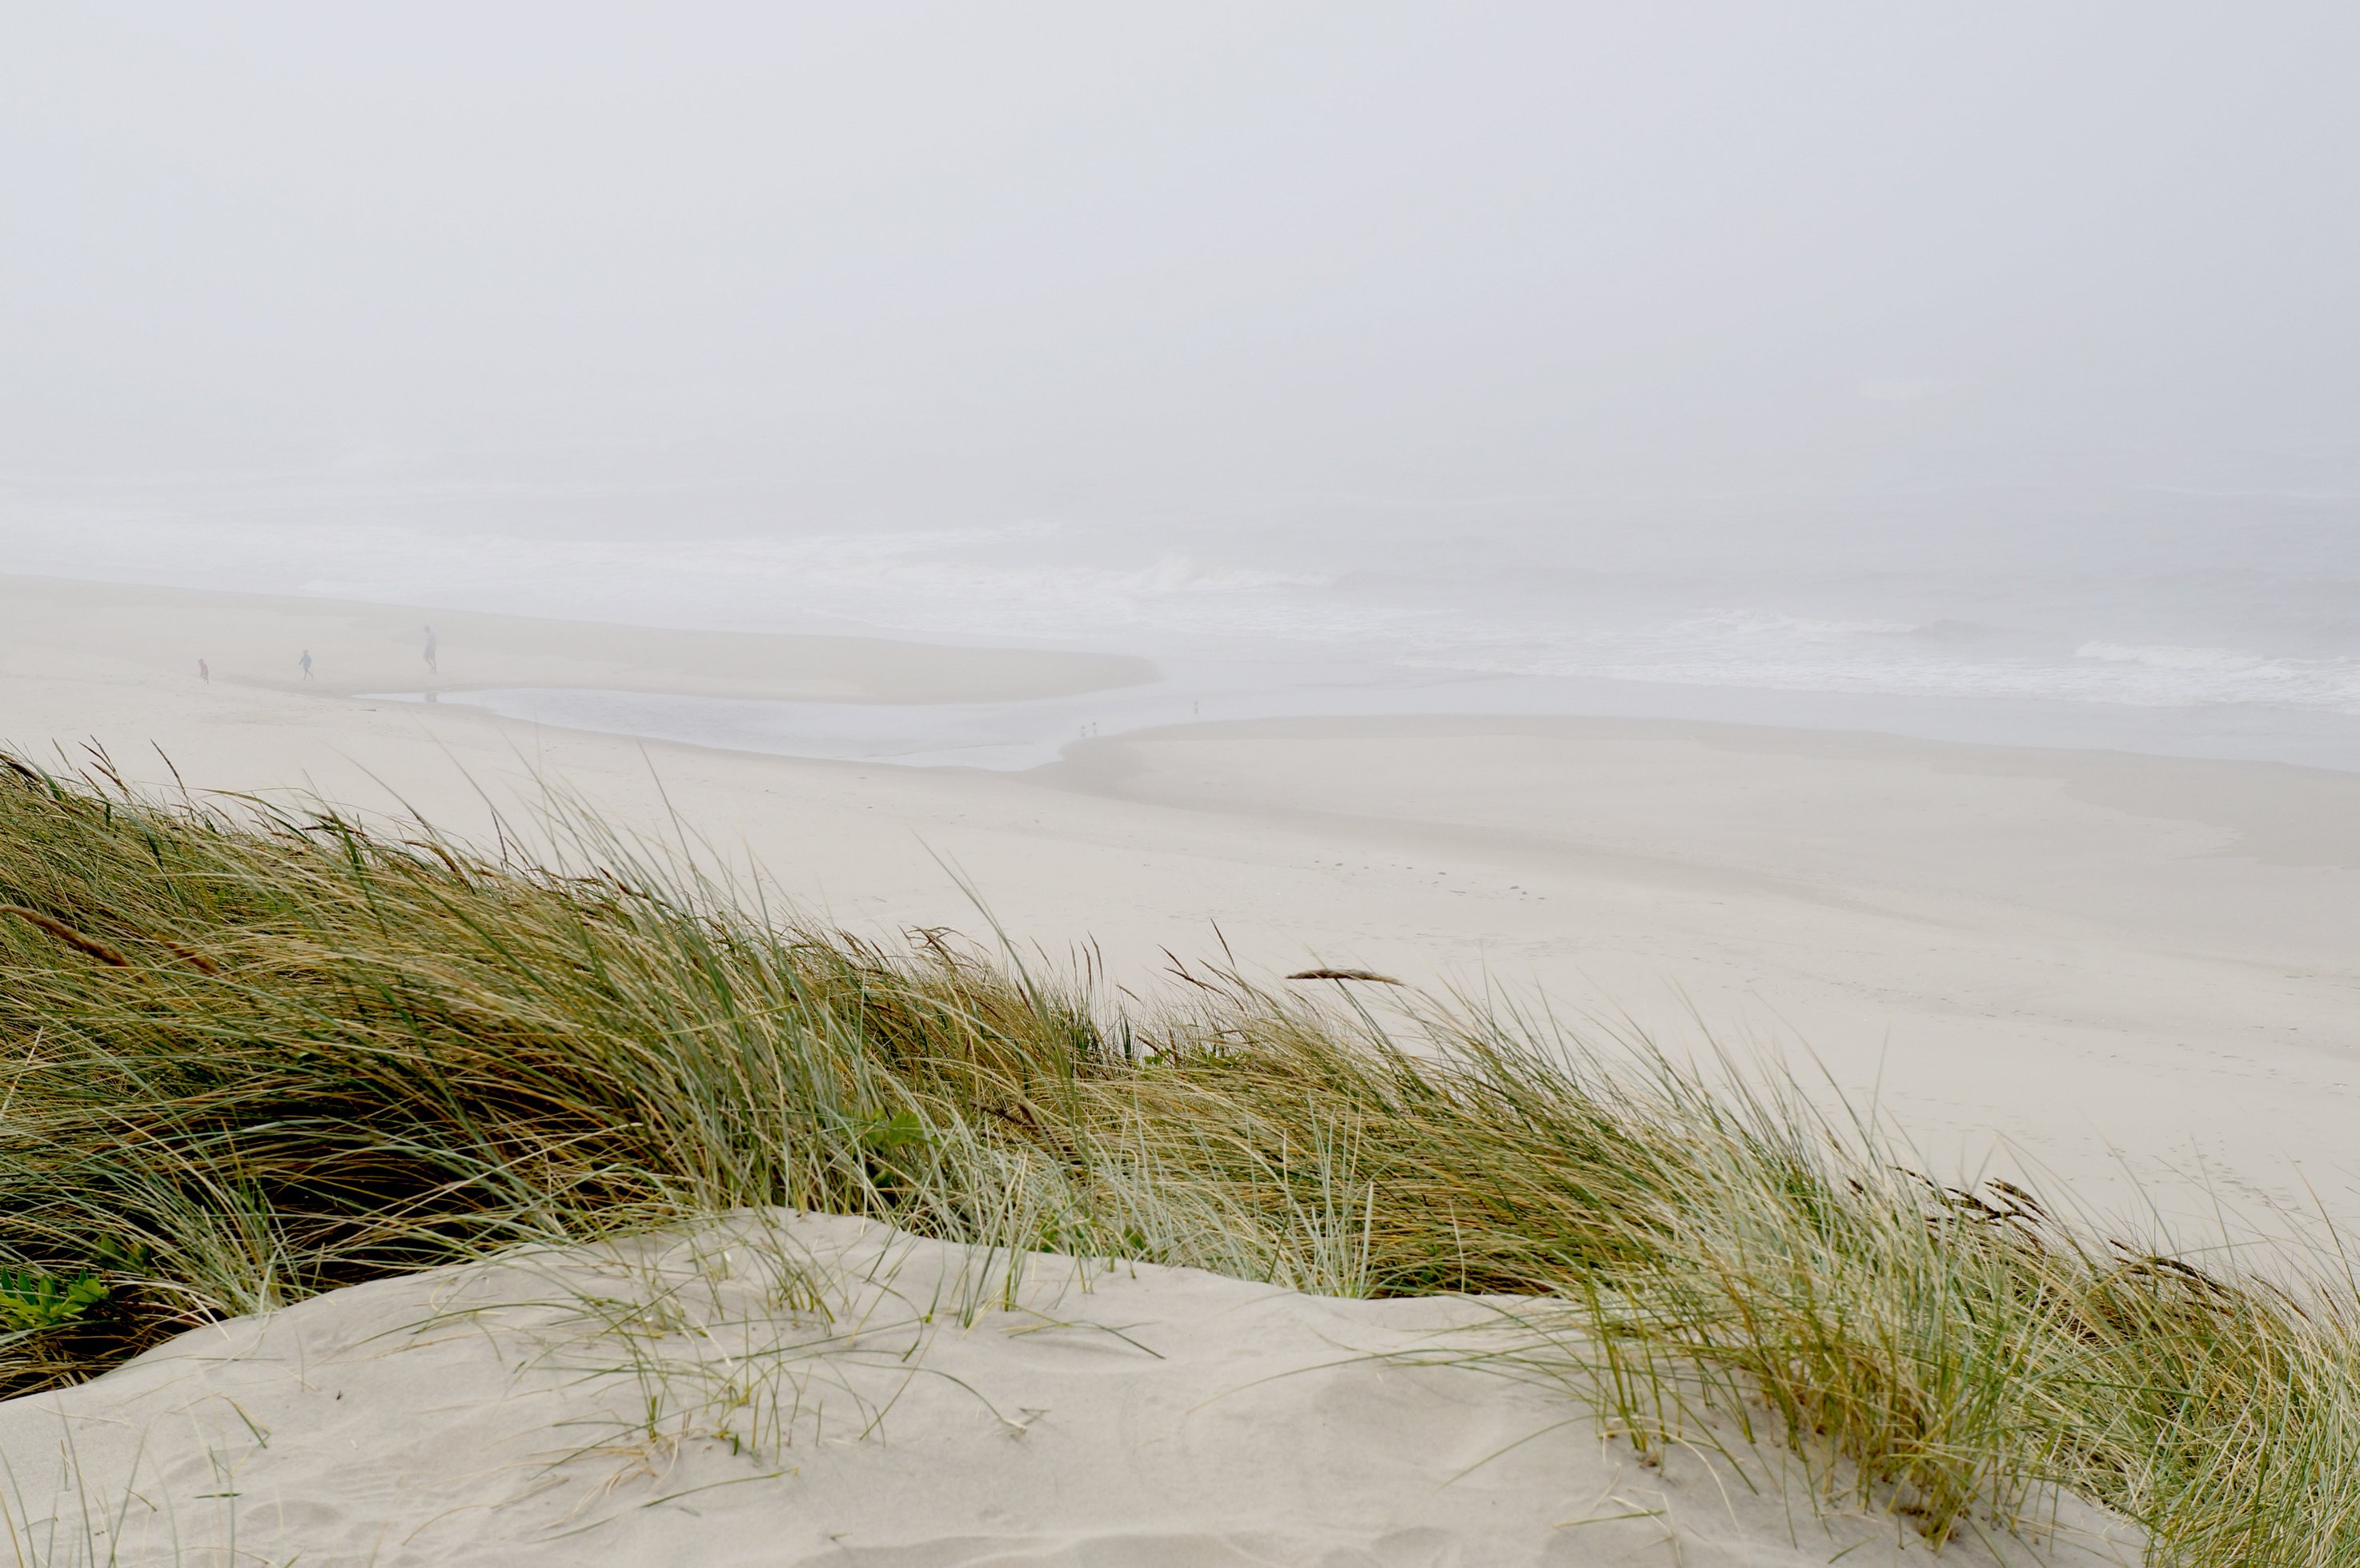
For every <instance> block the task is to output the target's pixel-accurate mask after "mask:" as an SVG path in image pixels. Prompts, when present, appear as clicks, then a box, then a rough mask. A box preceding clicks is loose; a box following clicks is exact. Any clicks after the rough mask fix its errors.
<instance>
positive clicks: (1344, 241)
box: [0, 0, 2360, 515]
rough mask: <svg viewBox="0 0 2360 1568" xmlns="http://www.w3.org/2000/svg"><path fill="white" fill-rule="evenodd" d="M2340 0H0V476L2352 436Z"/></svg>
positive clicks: (1490, 458)
mask: <svg viewBox="0 0 2360 1568" xmlns="http://www.w3.org/2000/svg"><path fill="white" fill-rule="evenodd" d="M2355 82H2360V7H2355V6H2352V5H2347V4H2334V5H2234V6H2233V5H2202V6H2194V5H2168V4H2136V5H2103V6H2101V5H2074V4H2056V5H2038V6H2035V5H2005V6H2002V5H1963V4H1961V5H1890V4H1859V5H1754V4H1744V5H1657V4H1631V5H1611V6H1610V5H1572V4H1566V3H1553V4H1543V5H1422V6H1405V5H1380V4H1369V3H1365V0H1356V3H1354V4H1349V5H1284V6H1282V5H1267V4H1257V5H1220V4H1209V3H1206V0H1191V3H1189V4H1186V5H1168V6H1161V7H1150V6H1145V5H1096V4H1090V5H1084V4H1074V5H1005V4H992V5H982V4H962V5H943V6H916V5H803V6H787V5H756V4H747V5H694V4H681V3H677V0H673V3H668V4H665V5H638V6H631V5H598V4H583V3H579V0H570V3H568V4H564V5H553V4H552V5H527V4H508V5H486V4H482V3H480V0H476V3H470V4H464V5H441V4H424V3H420V0H403V3H402V4H399V5H382V6H366V5H316V4H286V5H253V4H231V3H224V0H215V3H213V4H208V5H139V4H118V5H93V4H88V3H85V0H74V3H71V4H58V5H45V4H27V3H25V0H0V189H5V201H0V477H7V478H10V479H13V480H16V481H23V480H27V479H42V478H47V477H54V476H61V475H93V476H109V477H122V476H132V477H140V476H180V475H188V474H203V473H215V474H218V473H224V472H250V471H255V470H275V469H285V468H290V467H293V468H309V467H312V466H315V465H327V466H328V467H330V468H332V469H333V470H335V471H338V472H351V473H356V474H384V475H387V476H389V477H388V483H390V482H392V479H393V478H395V477H402V476H407V477H410V478H419V477H421V476H444V477H449V476H460V477H464V478H467V479H470V480H472V481H480V482H483V483H487V484H488V483H501V482H510V481H513V482H516V483H519V484H525V485H550V484H558V485H574V486H577V487H578V488H579V492H580V494H581V495H582V496H583V497H585V499H584V503H583V504H584V506H585V507H587V506H592V505H593V504H594V502H595V496H596V495H598V494H599V493H600V492H601V490H602V489H609V488H611V489H614V490H617V491H624V492H628V491H630V490H631V489H632V487H635V486H647V485H655V486H661V485H672V484H714V483H718V484H721V485H740V486H743V487H745V488H746V489H747V490H748V493H749V494H759V495H761V496H763V497H766V499H765V500H764V501H763V502H762V505H764V506H769V505H772V504H774V503H775V504H778V505H781V506H788V507H791V508H792V507H804V508H818V509H826V508H830V507H835V508H840V509H843V510H844V511H846V512H847V513H849V514H858V513H861V512H863V511H867V510H875V511H878V512H880V513H883V512H897V513H898V512H915V513H926V514H934V515H943V514H946V513H949V512H953V511H956V509H958V508H960V507H963V506H987V507H991V506H997V507H1016V508H1022V507H1024V506H1033V505H1046V504H1087V505H1090V506H1098V507H1100V508H1102V509H1105V510H1107V511H1109V513H1110V514H1112V513H1120V510H1121V509H1122V508H1123V507H1124V506H1127V505H1134V504H1135V505H1138V506H1146V505H1148V504H1149V503H1150V502H1151V501H1155V500H1163V499H1168V498H1169V497H1171V496H1175V495H1181V496H1209V497H1216V498H1218V497H1220V496H1225V495H1250V494H1277V495H1336V494H1355V495H1358V494H1383V495H1434V496H1466V495H1491V494H1502V495H1547V494H1556V493H1578V492H1586V491H1594V490H1600V489H1604V490H1615V489H1624V490H1635V491H1646V490H1672V491H1677V490H1679V489H1681V488H1683V487H1692V488H1697V489H1703V490H1710V489H1712V488H1715V487H1728V488H1734V489H1744V488H1746V487H1749V486H1771V487H1790V488H1802V489H1810V488H1813V487H1829V488H1842V487H1845V486H1853V485H1886V484H1892V483H1896V482H1902V483H1934V484H1949V483H1958V482H1973V483H1984V482H2005V483H2013V482H2018V481H2024V480H2034V481H2048V480H2060V479H2061V480H2068V481H2071V482H2077V483H2081V482H2101V483H2133V484H2145V483H2165V484H2187V485H2228V486H2253V487H2261V488H2268V487H2273V486H2278V487H2286V488H2304V487H2312V486H2327V487H2331V488H2332V487H2338V486H2350V485H2355V484H2360V441H2355V436H2354V433H2353V432H2354V431H2355V430H2360V288H2355V284H2360V200H2355V177H2354V169H2355V167H2360V156H2355V155H2360V91H2355V86H2354V84H2355Z"/></svg>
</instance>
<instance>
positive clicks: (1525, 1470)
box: [0, 1210, 2140, 1568]
mask: <svg viewBox="0 0 2360 1568" xmlns="http://www.w3.org/2000/svg"><path fill="white" fill-rule="evenodd" d="M1491 1316H1492V1313H1491V1309H1490V1308H1489V1307H1488V1306H1487V1305H1486V1304H1485V1303H1483V1302H1480V1301H1469V1300H1464V1299H1445V1298H1426V1299H1422V1300H1401V1301H1344V1300H1337V1299H1331V1298H1322V1297H1316V1296H1307V1295H1302V1294H1298V1293H1295V1292H1293V1291H1287V1290H1276V1289H1273V1288H1272V1287H1269V1286H1263V1285H1256V1284H1251V1283H1248V1282H1244V1281H1240V1280H1237V1279H1226V1278H1223V1277H1220V1276H1218V1275H1213V1274H1207V1273H1202V1272H1199V1271H1197V1270H1194V1269H1167V1268H1159V1267H1155V1266H1153V1265H1143V1264H1142V1265H1133V1264H1123V1265H1119V1266H1109V1265H1108V1264H1105V1263H1103V1262H1098V1263H1084V1262H1078V1261H1076V1259H1073V1258H1062V1257H1056V1256H1052V1255H1048V1254H1022V1255H1014V1256H1012V1257H1011V1254H1009V1253H1006V1252H984V1251H979V1250H976V1249H970V1248H964V1247H953V1246H949V1245H946V1244H944V1243H940V1242H934V1241H927V1240H923V1239H920V1238H917V1237H913V1236H907V1235H904V1234H901V1233H900V1232H897V1231H894V1230H892V1229H890V1228H889V1227H887V1226H884V1225H879V1224H877V1223H875V1222H872V1221H866V1220H858V1219H848V1218H843V1217H837V1216H825V1215H818V1214H798V1213H794V1212H792V1211H788V1210H771V1211H759V1212H746V1213H740V1214H733V1215H730V1216H727V1217H726V1218H723V1219H720V1220H716V1221H714V1222H710V1223H708V1224H705V1225H699V1226H695V1227H693V1228H689V1229H684V1230H678V1231H673V1232H670V1233H665V1234H663V1235H659V1236H650V1237H644V1238H640V1239H638V1240H634V1241H627V1242H623V1243H618V1244H609V1245H598V1246H588V1247H576V1248H570V1249H530V1250H526V1251H522V1252H519V1253H515V1254H511V1255H509V1256H508V1257H506V1258H501V1259H497V1260H495V1261H491V1262H486V1263H476V1264H466V1265H461V1266H456V1267H453V1268H446V1269H435V1270H432V1271H429V1272H426V1273H421V1274H416V1275H410V1276H405V1277H400V1278H396V1279H385V1280H380V1281H377V1282H376V1283H373V1284H367V1285H362V1286H358V1287H355V1288H352V1289H348V1290H337V1291H333V1292H331V1293H329V1294H327V1295H324V1296H320V1297H316V1298H313V1299H312V1300H311V1301H306V1302H304V1303H302V1304H300V1305H298V1306H295V1307H292V1308H289V1309H287V1310H285V1311H282V1312H275V1313H270V1314H267V1315H263V1316H258V1317H250V1318H242V1319H237V1320H234V1321H232V1322H228V1323H220V1324H216V1325H213V1326H211V1327H207V1328H203V1329H199V1330H196V1331H194V1332H191V1333H190V1334H184V1335H182V1336H181V1337H180V1338H178V1339H176V1340H174V1341H172V1342H170V1343H169V1344H168V1345H164V1346H161V1347H160V1348H158V1350H156V1351H154V1352H151V1353H150V1354H148V1355H147V1356H142V1357H140V1358H139V1359H138V1360H137V1361H135V1362H132V1363H131V1364H129V1365H127V1366H126V1367H121V1368H119V1369H117V1370H115V1371H114V1372H112V1373H109V1374H107V1375H106V1376H105V1377H101V1378H99V1379H97V1380H95V1381H93V1382H91V1383H88V1384H85V1385H82V1386H81V1387H79V1388H71V1389H67V1390H62V1391H60V1392H56V1393H50V1394H45V1395H39V1396H36V1397H32V1398H28V1399H17V1400H13V1401H10V1402H9V1403H8V1404H6V1405H5V1406H0V1454H5V1461H6V1465H7V1469H8V1475H9V1478H10V1484H11V1496H10V1497H9V1498H8V1508H9V1512H10V1513H11V1514H12V1515H13V1516H14V1518H13V1526H14V1529H15V1530H16V1534H17V1538H18V1540H19V1541H20V1542H22V1545H21V1547H20V1551H24V1552H28V1553H30V1556H31V1560H33V1561H40V1562H47V1563H71V1562H81V1561H115V1562H120V1563H160V1562H171V1561H179V1562H184V1563H185V1562H211V1561H215V1560H221V1561H227V1560H228V1555H229V1553H231V1552H233V1551H235V1554H236V1558H237V1560H238V1561H241V1562H253V1561H264V1562H274V1563H275V1562H282V1561H287V1560H290V1558H292V1557H293V1556H294V1555H296V1554H297V1553H299V1552H300V1554H301V1558H302V1560H303V1561H304V1562H307V1563H348V1562H349V1563H363V1562H368V1563H377V1564H381V1565H384V1568H396V1565H399V1564H408V1563H421V1564H422V1563H442V1564H464V1563H500V1564H503V1565H504V1568H525V1565H528V1564H538V1563H551V1564H555V1563H582V1562H585V1561H594V1560H595V1561H598V1562H602V1563H650V1564H654V1563H677V1562H686V1561H696V1562H704V1563H751V1562H762V1563H814V1564H816V1563H869V1564H885V1563H890V1564H895V1565H898V1568H923V1565H930V1564H952V1563H1073V1564H1080V1563H1240V1564H1242V1563H1268V1564H1280V1563H1287V1564H1295V1563H1331V1564H1338V1565H1341V1564H1360V1563H1371V1564H1373V1563H1466V1564H1470V1565H1472V1564H1478V1563H1484V1564H1491V1563H1618V1562H1622V1561H1624V1560H1626V1559H1629V1560H1633V1561H1638V1560H1644V1559H1645V1558H1646V1557H1648V1556H1651V1555H1653V1554H1654V1553H1655V1552H1677V1560H1678V1561H1680V1562H1682V1563H1688V1564H1691V1565H1722V1564H1726V1565H1729V1568H1783V1565H1785V1564H1789V1563H1792V1564H1797V1565H1800V1564H1803V1563H1824V1562H1826V1561H1827V1560H1828V1559H1829V1558H1830V1557H1831V1556H1833V1555H1834V1554H1836V1553H1837V1552H1847V1561H1849V1562H1852V1563H1875V1564H1885V1563H1921V1562H1927V1561H1930V1560H1932V1557H1931V1553H1929V1552H1928V1550H1927V1548H1926V1546H1925V1544H1924V1543H1923V1542H1922V1541H1919V1540H1917V1538H1916V1536H1915V1535H1914V1534H1913V1533H1912V1532H1911V1531H1910V1530H1909V1529H1908V1527H1907V1524H1906V1522H1903V1521H1901V1520H1898V1519H1896V1518H1894V1517H1893V1516H1890V1515H1881V1516H1869V1515H1863V1514H1862V1513H1859V1512H1857V1511H1853V1510H1851V1509H1847V1508H1840V1507H1832V1506H1828V1505H1824V1504H1815V1502H1814V1499H1813V1497H1812V1496H1811V1494H1810V1491H1809V1486H1808V1480H1807V1478H1806V1476H1805V1475H1804V1474H1803V1472H1802V1467H1801V1465H1799V1463H1798V1462H1797V1460H1796V1459H1795V1458H1794V1457H1793V1456H1792V1455H1790V1454H1786V1453H1785V1452H1784V1451H1782V1450H1774V1449H1770V1448H1751V1447H1748V1446H1747V1445H1745V1444H1743V1443H1731V1446H1730V1449H1729V1453H1728V1454H1727V1455H1726V1456H1721V1455H1717V1454H1711V1451H1710V1447H1709V1446H1707V1444H1705V1443H1700V1444H1699V1445H1696V1446H1693V1447H1689V1448H1685V1449H1676V1450H1674V1452H1673V1453H1672V1454H1671V1456H1670V1458H1669V1459H1668V1461H1667V1462H1666V1464H1665V1465H1663V1466H1662V1467H1660V1468H1658V1467H1655V1466H1651V1465H1647V1464H1644V1463H1643V1462H1641V1461H1640V1460H1638V1459H1637V1458H1636V1457H1635V1456H1634V1455H1633V1451H1632V1449H1631V1448H1630V1446H1629V1445H1628V1444H1627V1443H1622V1442H1620V1441H1618V1440H1615V1439H1613V1438H1611V1437H1601V1435H1600V1434H1599V1432H1598V1431H1597V1430H1596V1427H1595V1424H1594V1423H1593V1421H1590V1419H1589V1417H1588V1416H1587V1414H1586V1413H1585V1412H1582V1411H1580V1410H1578V1409H1575V1408H1573V1407H1572V1406H1570V1405H1569V1403H1568V1400H1567V1399H1566V1398H1565V1397H1564V1395H1563V1393H1562V1392H1559V1391H1555V1390H1550V1389H1546V1388H1536V1387H1531V1386H1525V1385H1522V1384H1519V1383H1516V1382H1513V1381H1511V1380H1508V1379H1504V1378H1502V1377H1495V1376H1491V1375H1488V1374H1486V1373H1483V1372H1480V1371H1477V1370H1473V1369H1470V1368H1468V1367H1460V1366H1453V1365H1433V1364H1425V1365H1419V1364H1414V1362H1415V1361H1416V1360H1418V1359H1421V1358H1422V1359H1426V1360H1427V1361H1429V1362H1430V1361H1431V1360H1432V1359H1433V1358H1434V1356H1435V1355H1436V1352H1437V1350H1438V1349H1441V1350H1443V1351H1444V1356H1445V1359H1447V1354H1448V1352H1447V1347H1448V1345H1451V1344H1453V1343H1457V1341H1458V1339H1459V1338H1460V1337H1463V1336H1464V1335H1465V1334H1467V1333H1468V1332H1470V1331H1477V1330H1480V1325H1482V1324H1484V1323H1486V1322H1487V1321H1489V1320H1491ZM1404 1357H1406V1358H1410V1359H1406V1360H1405V1359H1403V1358H1404ZM1700 1435H1703V1434H1700ZM1719 1436H1720V1439H1721V1441H1723V1442H1729V1441H1730V1434H1728V1433H1722V1434H1719ZM1710 1441H1711V1439H1710V1437H1708V1438H1707V1443H1710ZM28 1504H30V1505H31V1506H30V1507H28V1506H27V1505H28ZM2054 1522H2055V1523H2056V1525H2057V1526H2058V1531H2057V1534H2056V1536H2055V1537H2054V1538H2053V1539H2050V1540H2049V1541H2045V1542H2043V1543H2042V1544H2041V1547H2040V1558H2041V1560H2043V1561H2046V1562H2048V1563H2052V1564H2058V1565H2060V1568H2065V1565H2081V1564H2096V1563H2135V1562H2136V1561H2137V1560H2138V1556H2137V1548H2138V1546H2139V1544H2140V1541H2139V1540H2138V1539H2137V1538H2136V1532H2135V1531H2134V1530H2132V1529H2131V1527H2129V1526H2127V1525H2124V1524H2122V1523H2120V1522H2119V1521H2114V1520H2112V1519H2109V1518H2108V1516H2106V1515H2104V1514H2103V1513H2102V1512H2101V1511H2100V1510H2097V1509H2095V1508H2090V1507H2088V1506H2087V1505H2082V1504H2079V1503H2076V1502H2074V1501H2072V1500H2070V1499H2066V1500H2064V1501H2063V1502H2062V1503H2061V1505H2060V1511H2059V1513H2058V1514H2057V1515H2056V1517H2055V1521H2054ZM1990 1533H1991V1534H1993V1535H1994V1536H1996V1535H1997V1533H1998V1532H1996V1531H1994V1532H1990ZM1848 1549H1849V1550H1848ZM2000 1550H2001V1552H2003V1553H2004V1555H1999V1556H1994V1554H1993V1551H1992V1547H1991V1546H1990V1545H1987V1544H1986V1543H1985V1542H1983V1541H1978V1540H1976V1539H1974V1537H1973V1535H1972V1532H1961V1538H1960V1539H1956V1540H1954V1541H1953V1542H1952V1543H1951V1545H1950V1547H1948V1548H1947V1549H1946V1550H1945V1551H1944V1552H1943V1553H1942V1555H1941V1561H1943V1562H1946V1563H1957V1564H1983V1563H2014V1562H2016V1561H2019V1560H2021V1561H2024V1562H2030V1561H2033V1552H2032V1548H2031V1547H2030V1546H2028V1545H2025V1544H2022V1543H2019V1542H2016V1541H2004V1542H2003V1543H2001V1544H2000Z"/></svg>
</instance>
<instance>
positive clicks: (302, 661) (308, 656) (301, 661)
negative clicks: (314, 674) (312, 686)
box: [295, 648, 311, 681]
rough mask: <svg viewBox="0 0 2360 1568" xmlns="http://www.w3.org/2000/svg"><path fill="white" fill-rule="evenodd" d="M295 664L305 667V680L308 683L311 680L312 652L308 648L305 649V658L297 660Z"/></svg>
mask: <svg viewBox="0 0 2360 1568" xmlns="http://www.w3.org/2000/svg"><path fill="white" fill-rule="evenodd" d="M295 662H296V663H298V664H300V665H301V666H302V667H303V679H304V680H306V681H309V680H310V679H311V649H310V648H305V649H304V650H303V657H302V658H300V659H297V660H296V661H295Z"/></svg>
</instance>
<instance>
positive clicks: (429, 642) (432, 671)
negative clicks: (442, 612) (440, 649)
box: [426, 626, 442, 675]
mask: <svg viewBox="0 0 2360 1568" xmlns="http://www.w3.org/2000/svg"><path fill="white" fill-rule="evenodd" d="M426 673H427V674H429V675H440V674H441V673H442V671H441V670H438V669H436V668H435V665H434V628H433V627H432V626H429V627H427V628H426Z"/></svg>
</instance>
